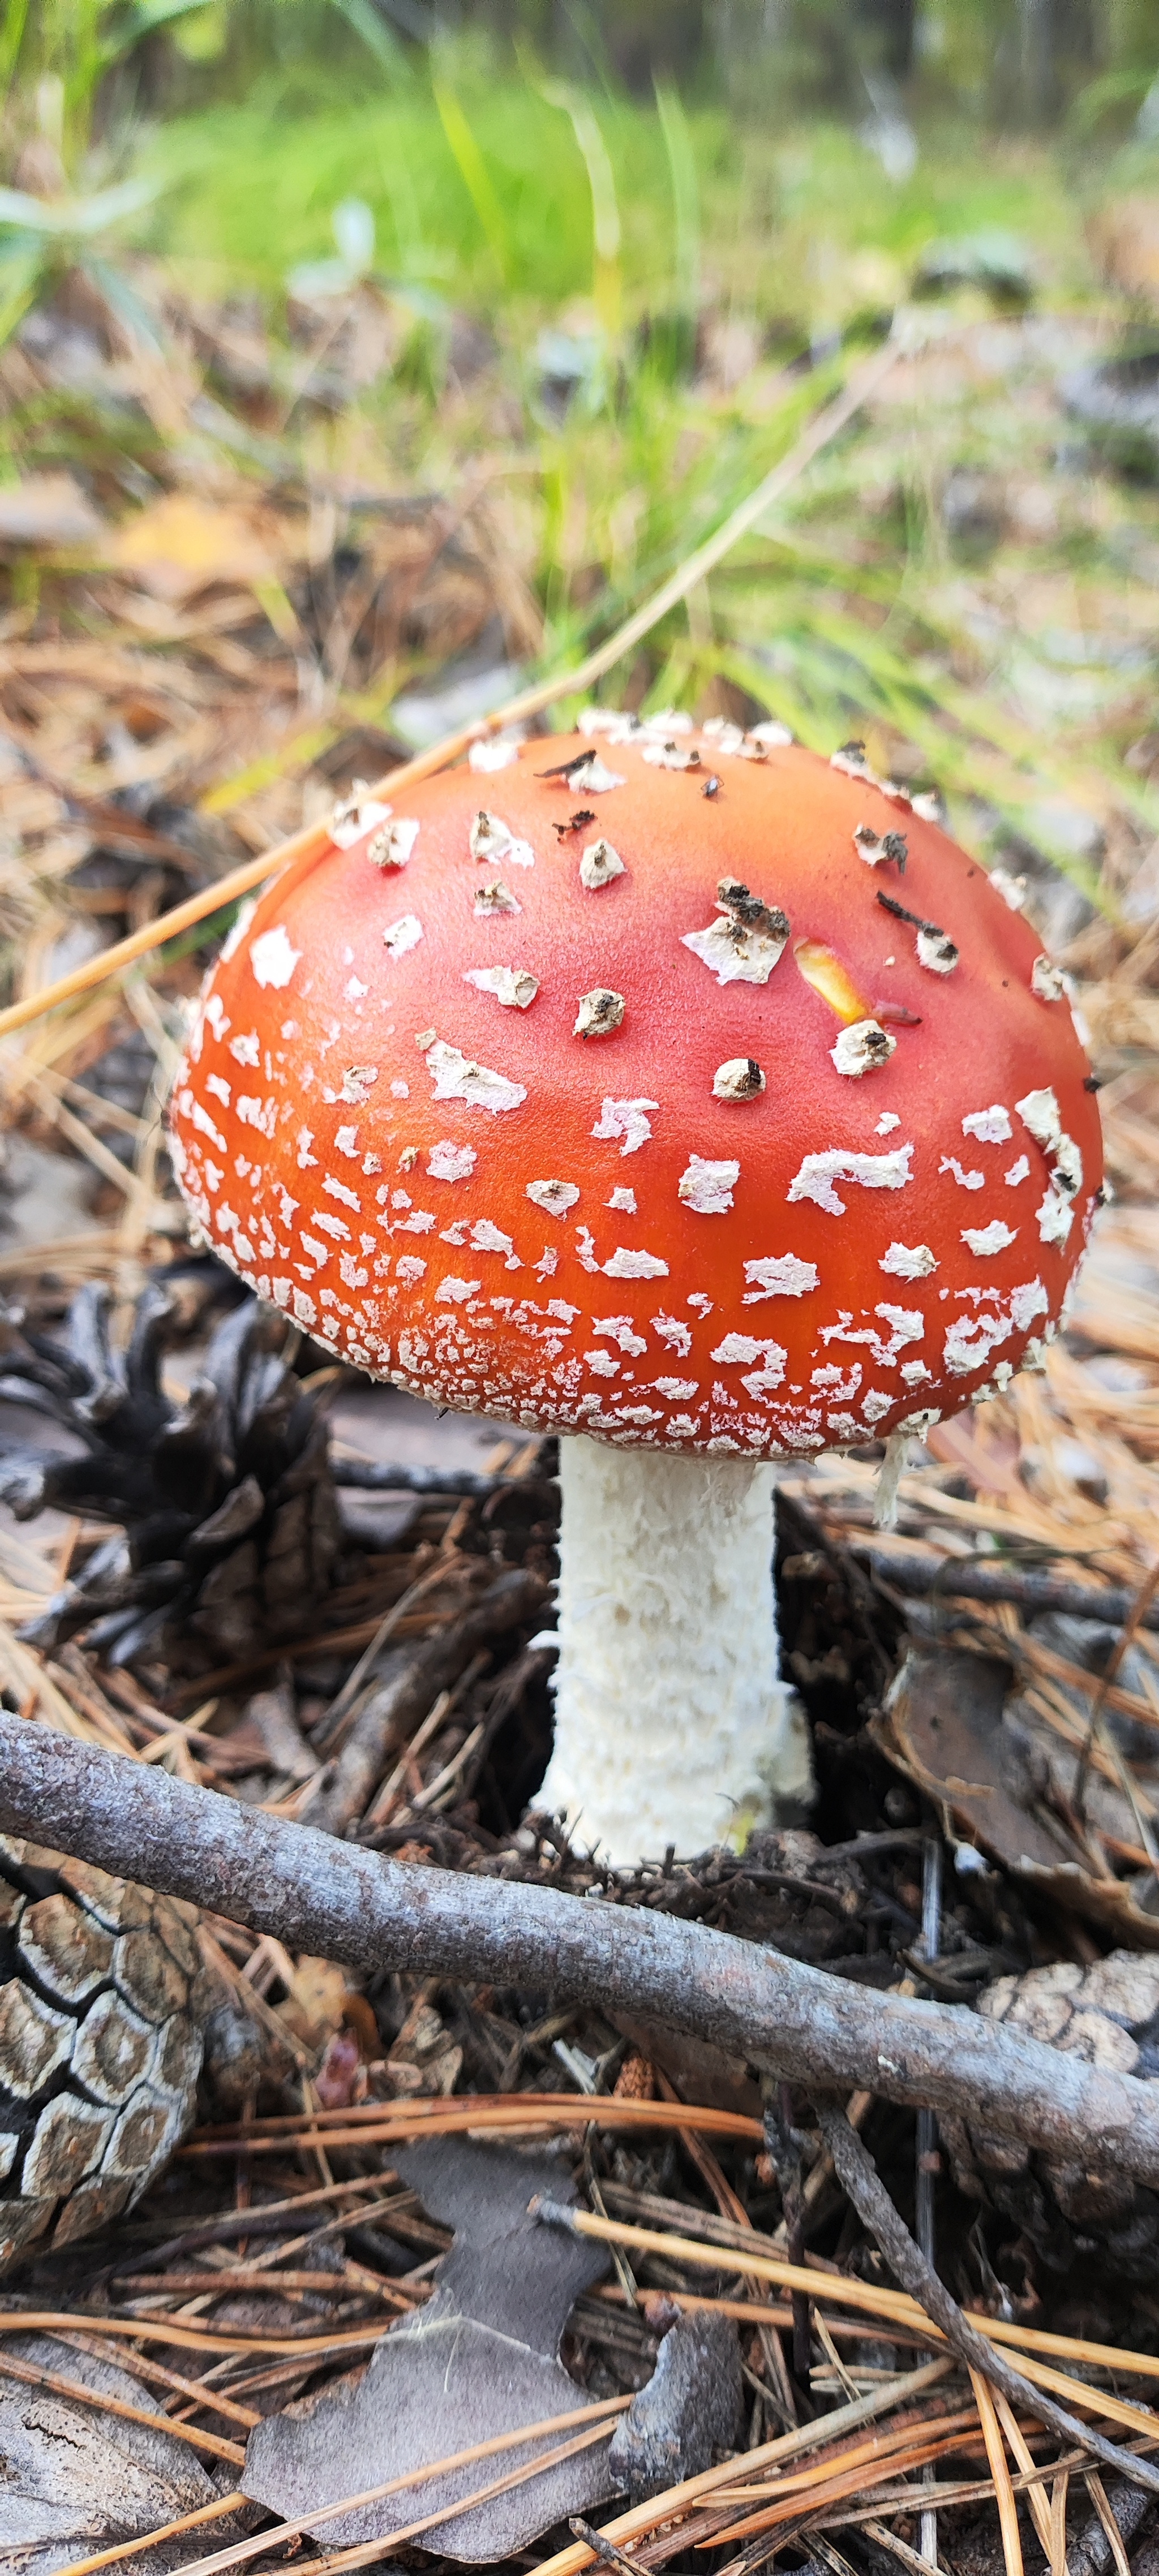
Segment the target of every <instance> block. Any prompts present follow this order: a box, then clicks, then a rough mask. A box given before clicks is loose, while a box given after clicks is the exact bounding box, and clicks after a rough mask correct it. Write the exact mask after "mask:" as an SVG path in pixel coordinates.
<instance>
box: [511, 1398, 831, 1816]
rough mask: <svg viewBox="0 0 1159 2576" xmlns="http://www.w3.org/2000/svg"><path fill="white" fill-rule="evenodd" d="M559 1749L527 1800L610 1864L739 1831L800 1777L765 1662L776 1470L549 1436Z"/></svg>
mask: <svg viewBox="0 0 1159 2576" xmlns="http://www.w3.org/2000/svg"><path fill="white" fill-rule="evenodd" d="M560 1482H561V1484H562V1488H563V1527H562V1533H561V1541H560V1549H561V1568H562V1570H561V1574H560V1582H559V1640H560V1653H559V1665H558V1669H557V1674H556V1684H555V1689H556V1708H555V1750H554V1753H553V1754H552V1758H551V1763H550V1766H549V1769H548V1773H547V1777H546V1779H545V1781H544V1784H543V1788H542V1790H541V1791H540V1793H539V1795H538V1797H537V1799H536V1805H537V1806H545V1807H550V1808H552V1809H554V1810H555V1811H556V1812H557V1813H562V1814H563V1815H564V1816H565V1817H566V1818H567V1821H568V1825H569V1828H570V1830H571V1833H572V1836H573V1839H574V1841H575V1842H576V1844H577V1845H578V1847H579V1848H580V1849H581V1850H588V1851H593V1850H595V1849H597V1848H598V1849H599V1850H600V1851H601V1852H602V1853H604V1854H607V1855H609V1856H610V1857H611V1859H612V1860H613V1861H615V1862H632V1861H637V1860H639V1859H640V1858H642V1857H643V1856H644V1855H645V1854H647V1855H648V1856H649V1857H652V1856H658V1855H660V1854H662V1853H663V1852H664V1851H665V1850H666V1849H667V1847H668V1845H669V1844H674V1845H675V1847H676V1850H677V1851H678V1852H679V1853H682V1854H685V1855H687V1854H690V1853H693V1852H699V1851H704V1850H706V1849H707V1848H708V1846H709V1845H711V1844H712V1843H718V1842H726V1841H727V1842H731V1843H737V1844H739V1843H743V1842H744V1840H745V1839H746V1837H747V1835H748V1833H749V1832H750V1831H751V1830H752V1828H753V1826H754V1825H758V1824H767V1823H769V1822H770V1821H771V1820H772V1818H773V1816H774V1815H775V1813H776V1810H777V1807H778V1804H779V1805H781V1806H782V1807H784V1806H787V1805H790V1804H791V1806H792V1808H793V1809H794V1810H795V1811H796V1813H797V1814H798V1815H799V1814H800V1812H801V1808H802V1805H803V1804H804V1803H806V1802H807V1801H808V1798H809V1795H810V1788H811V1781H810V1773H809V1754H808V1745H807V1740H806V1737H805V1731H804V1725H803V1721H802V1719H801V1717H800V1714H799V1711H798V1709H797V1704H796V1702H795V1700H794V1697H793V1693H792V1691H791V1690H790V1689H789V1688H788V1687H787V1686H786V1684H785V1683H784V1682H782V1681H781V1680H780V1678H779V1676H778V1669H777V1660H778V1659H777V1625H776V1602H775V1595H774V1591H773V1575H772V1554H773V1475H772V1469H771V1468H770V1467H768V1466H767V1465H766V1464H765V1463H764V1462H763V1461H762V1460H757V1459H750V1458H687V1457H684V1458H668V1457H664V1456H661V1455H658V1454H657V1453H656V1451H655V1450H646V1449H639V1450H623V1449H613V1448H610V1447H605V1446H603V1445H602V1444H601V1443H600V1442H598V1441H595V1440H588V1439H584V1438H582V1437H573V1438H571V1439H565V1440H563V1441H561V1443H560Z"/></svg>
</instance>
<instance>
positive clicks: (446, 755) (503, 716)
mask: <svg viewBox="0 0 1159 2576" xmlns="http://www.w3.org/2000/svg"><path fill="white" fill-rule="evenodd" d="M901 354H902V343H901V341H900V340H899V339H897V338H893V339H890V340H887V341H886V342H885V344H884V346H883V347H881V348H879V349H876V350H875V351H874V353H873V355H872V357H870V358H867V359H866V360H865V362H864V364H863V365H862V366H860V367H856V368H855V369H854V371H853V373H852V375H851V376H850V377H849V379H848V382H847V383H846V384H845V385H843V386H842V389H841V391H840V393H838V394H836V395H835V396H834V398H833V400H832V402H830V403H826V405H825V406H824V409H823V410H821V411H819V412H818V413H817V416H816V418H815V419H814V420H812V421H810V423H809V426H808V428H807V429H805V430H803V431H802V434H801V436H800V438H798V439H797V440H796V441H795V443H794V445H793V446H792V447H791V448H790V449H789V452H788V454H787V455H786V456H783V457H782V458H781V460H780V462H779V464H777V465H774V466H773V467H772V468H771V470H770V472H769V473H768V474H766V475H765V476H764V477H763V479H762V480H761V482H760V483H758V484H757V486H756V489H755V490H754V491H752V492H750V493H749V495H748V497H747V499H746V500H744V501H742V502H740V504H739V505H738V507H737V508H736V509H735V510H733V511H732V512H731V514H730V516H729V517H728V518H727V519H726V520H725V521H724V523H723V525H722V526H721V527H719V528H718V529H717V530H716V533H715V535H713V536H711V537H708V538H706V540H705V543H704V544H703V545H702V546H698V547H697V548H696V550H695V552H694V553H693V554H690V555H687V556H686V557H685V559H684V562H683V563H682V564H678V565H677V568H676V570H675V572H673V573H671V574H670V575H669V578H668V580H667V581H666V582H662V583H661V586H660V588H659V590H657V591H654V592H653V594H652V597H651V598H650V599H648V600H645V602H644V604H643V607H641V608H638V609H636V610H635V612H634V614H633V615H632V616H631V617H629V618H628V619H627V620H626V621H625V623H624V625H622V626H619V627H617V629H616V632H615V634H614V635H611V636H609V638H608V640H607V642H606V643H605V644H600V645H598V646H597V648H596V650H595V652H594V653H589V654H588V656H587V658H586V660H585V661H583V662H581V663H580V664H579V665H578V667H577V668H576V669H575V670H573V671H559V672H556V673H555V674H554V675H553V677H552V678H551V679H549V680H539V681H537V682H536V683H535V685H534V687H532V688H530V689H523V690H521V691H520V692H519V694H518V696H516V697H514V698H509V699H508V701H507V704H506V705H505V706H502V707H497V708H496V709H495V711H494V713H493V714H491V715H489V716H481V717H479V718H477V720H476V721H475V722H474V723H473V724H469V725H462V726H460V728H459V730H458V731H457V732H456V733H449V734H445V735H444V736H443V739H442V741H441V742H436V743H432V744H431V746H430V747H429V749H428V750H426V751H422V752H420V753H419V754H418V756H417V758H416V759H414V760H408V761H407V762H406V763H405V765H404V767H403V768H401V769H394V770H391V771H390V772H389V773H388V775H387V776H386V777H385V778H380V779H378V780H377V781H376V782H375V784H374V786H373V787H372V788H371V789H370V791H369V792H370V794H371V795H372V796H375V797H382V796H385V795H386V794H387V793H388V792H389V794H390V795H392V796H397V795H398V794H399V793H400V791H401V790H402V789H404V788H409V787H413V786H415V785H416V784H417V782H418V780H419V779H420V778H429V777H430V776H431V775H432V773H433V772H434V771H435V770H438V769H445V768H446V767H447V766H448V764H449V763H450V762H451V761H452V760H458V759H459V758H461V756H462V754H463V753H464V752H465V751H468V750H469V749H470V746H471V744H472V743H473V742H479V741H482V740H483V739H484V738H485V737H486V736H487V735H488V734H492V733H497V732H499V731H500V730H501V728H502V727H503V726H504V725H510V724H518V723H522V722H523V721H525V720H526V719H527V718H528V717H530V716H536V715H539V714H540V713H541V712H542V710H543V709H544V708H545V707H549V706H550V705H551V704H552V702H553V701H554V700H555V699H556V698H561V697H574V696H576V695H578V694H579V693H580V692H581V691H582V690H584V689H590V688H592V687H593V686H594V684H595V682H596V681H597V680H600V679H602V678H603V676H604V673H605V672H606V671H610V670H611V669H612V668H613V666H614V664H615V663H617V662H619V661H621V660H622V659H623V657H624V655H625V654H626V653H630V652H631V650H632V647H633V645H636V644H639V643H641V642H642V641H643V638H644V637H645V636H646V635H648V634H650V633H651V630H652V628H653V627H654V626H656V625H658V624H659V622H660V619H661V618H662V617H666V616H667V614H668V611H669V609H670V608H676V607H678V606H679V604H680V602H681V600H684V599H687V598H688V596H689V593H690V592H691V591H693V590H695V588H696V585H697V583H698V582H700V581H703V580H704V579H705V577H706V576H707V574H708V573H710V572H712V571H713V570H714V569H715V567H716V565H717V564H719V563H720V562H721V561H722V560H723V557H724V556H725V555H726V554H728V553H729V551H730V549H731V548H732V547H733V546H734V545H735V544H736V543H737V540H738V539H739V538H740V537H743V536H746V535H747V534H748V532H749V530H750V529H751V528H755V527H756V526H757V525H758V523H759V521H760V520H761V519H762V518H763V517H764V514H765V511H766V510H768V509H770V508H771V506H772V504H773V502H774V501H779V500H780V499H781V497H782V494H783V493H785V492H787V491H788V490H789V488H790V486H791V485H792V484H793V483H795V482H796V481H797V480H798V478H799V476H800V475H801V474H803V473H804V472H805V469H806V467H807V466H809V465H811V464H812V462H813V459H814V457H816V456H819V455H820V454H821V451H822V449H823V448H825V447H828V446H829V445H830V443H831V441H832V440H833V439H835V438H836V437H838V436H839V434H840V432H841V431H842V430H843V429H844V428H846V427H847V425H848V423H849V422H850V421H851V420H852V419H853V417H854V414H855V413H856V412H858V411H859V410H860V408H861V405H862V404H863V403H864V402H867V401H868V400H869V398H870V396H871V395H873V394H875V393H876V391H877V389H878V386H879V385H880V384H882V383H883V382H884V379H885V377H886V376H887V375H888V374H889V372H890V369H891V368H892V367H893V366H894V365H895V364H896V361H897V359H898V358H899V357H900V355H901ZM329 837H330V836H329V832H328V829H327V826H326V825H325V823H311V824H308V825H307V826H306V828H305V829H304V830H303V831H301V832H295V833H293V834H292V835H291V837H290V839H289V840H286V841H279V842H278V844H277V845H276V847H275V848H274V849H272V850H265V851H263V852H262V854H261V856H260V858H256V859H248V860H247V861H246V863H245V865H244V867H240V868H235V869H234V870H233V871H232V873H231V874H230V875H229V876H225V877H218V878H217V879H216V881H215V882H214V883H213V884H212V885H208V886H203V887H202V888H201V890H200V892H199V893H197V894H194V895H190V897H189V899H188V901H187V902H186V903H179V904H177V905H175V907H174V909H173V910H172V911H171V912H165V913H161V914H159V916H158V917H157V919H156V920H155V921H150V922H146V923H145V924H144V926H143V928H141V929H140V930H135V931H133V932H132V934H131V935H130V937H129V938H128V939H120V940H117V941H116V942H115V944H114V945H113V946H112V947H110V948H105V949H102V950H101V951H100V952H99V954H98V955H97V956H96V957H90V958H89V959H87V960H86V962H85V964H84V965H83V966H77V967H75V968H74V969H73V972H72V973H71V974H69V975H61V976H58V977H57V980H56V982H55V983H53V984H45V985H42V986H41V988H40V990H39V992H36V993H28V994H26V995H25V997H24V999H23V1001H20V1002H13V1003H11V1004H10V1006H9V1008H8V1009H7V1010H6V1011H0V1038H3V1037H8V1036H10V1035H11V1034H12V1032H13V1031H14V1030H15V1029H22V1028H27V1026H28V1025H29V1023H30V1021H32V1020H38V1019H40V1018H41V1017H42V1016H43V1014H44V1013H45V1012H46V1011H55V1010H57V1009H59V1008H60V1006H61V1005H62V1004H63V1003H65V1002H71V1001H73V1000H74V999H75V997H76V995H77V994H78V993H84V992H87V991H88V990H89V989H90V988H91V987H92V986H93V985H94V984H103V983H104V982H105V981H106V979H107V978H108V977H109V976H111V975H119V974H121V972H122V971H123V969H124V968H125V967H126V966H131V965H132V964H133V962H134V960H135V959H136V958H138V957H144V956H147V955H148V953H149V952H150V950H152V949H156V948H159V947H161V946H162V945H163V943H164V942H165V941H166V940H169V939H175V938H177V937H179V936H180V934H181V933H182V932H183V931H186V930H192V929H194V928H195V927H196V925H197V923H198V922H199V921H204V920H206V919H207V917H208V915H209V914H210V913H214V912H220V911H221V910H222V908H223V907H224V906H225V905H226V904H232V903H236V902H238V901H239V900H240V898H241V897H242V896H243V895H247V894H252V893H253V892H254V889H255V888H256V887H257V886H260V885H264V883H265V881H266V879H267V878H268V877H272V876H274V875H276V874H277V873H278V872H279V871H280V870H282V869H287V868H291V867H292V868H296V869H299V870H304V869H306V868H309V867H311V866H312V865H313V863H314V861H315V860H316V859H318V858H320V857H321V855H322V852H323V851H324V850H325V849H326V847H327V846H328V843H329Z"/></svg>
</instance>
